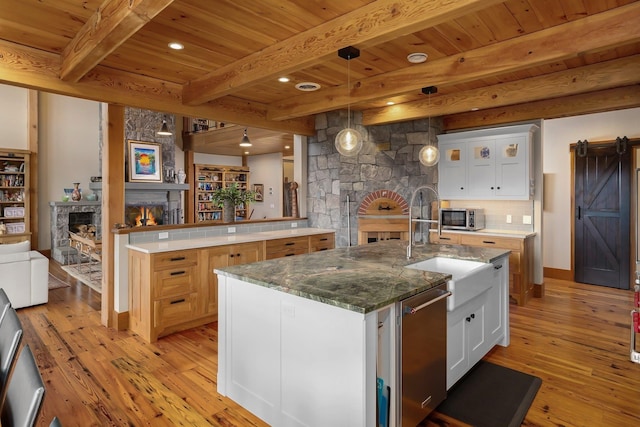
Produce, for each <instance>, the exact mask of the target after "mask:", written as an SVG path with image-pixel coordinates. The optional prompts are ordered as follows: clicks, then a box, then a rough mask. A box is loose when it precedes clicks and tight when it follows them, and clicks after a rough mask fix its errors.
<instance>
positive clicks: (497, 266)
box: [493, 264, 502, 270]
mask: <svg viewBox="0 0 640 427" xmlns="http://www.w3.org/2000/svg"><path fill="white" fill-rule="evenodd" d="M493 268H495V269H496V270H500V269H501V268H502V264H499V265H494V266H493Z"/></svg>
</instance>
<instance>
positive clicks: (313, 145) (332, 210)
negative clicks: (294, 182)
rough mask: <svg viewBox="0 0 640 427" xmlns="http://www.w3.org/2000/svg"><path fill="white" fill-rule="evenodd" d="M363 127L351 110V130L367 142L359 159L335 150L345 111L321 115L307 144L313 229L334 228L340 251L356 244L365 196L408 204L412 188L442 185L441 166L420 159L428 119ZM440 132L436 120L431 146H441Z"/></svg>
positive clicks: (426, 133)
mask: <svg viewBox="0 0 640 427" xmlns="http://www.w3.org/2000/svg"><path fill="white" fill-rule="evenodd" d="M361 123H362V114H361V113H359V112H357V111H355V112H353V111H352V120H351V127H353V128H355V129H357V130H358V131H359V132H360V133H361V134H362V136H363V140H364V146H363V148H362V151H361V152H360V153H359V154H358V155H357V156H355V157H344V156H341V155H340V154H339V153H338V151H337V150H336V148H335V145H334V140H335V136H336V134H337V133H338V132H339V131H340V130H342V129H343V128H345V127H346V126H347V112H346V110H341V111H332V112H328V113H323V114H318V115H317V116H316V135H315V136H314V137H310V138H309V139H308V172H307V173H308V185H309V187H308V193H307V195H308V197H307V217H308V220H309V226H311V227H320V228H332V229H335V230H336V247H346V246H348V245H349V243H351V245H354V246H355V245H356V244H357V242H358V230H357V227H358V222H357V212H358V206H360V203H361V202H362V200H363V199H364V197H366V196H367V194H369V193H371V192H373V191H377V190H392V191H395V192H397V193H398V194H400V195H401V196H402V197H404V198H405V199H406V200H410V199H411V194H412V192H413V189H415V188H417V187H419V186H421V185H426V184H436V183H437V182H438V167H437V166H434V167H426V166H424V165H422V164H421V163H420V162H419V160H418V153H419V152H420V149H421V148H422V147H423V146H424V145H426V144H427V139H428V138H429V120H428V119H421V120H414V121H410V122H402V123H395V124H388V125H380V126H367V127H365V126H362V124H361ZM441 129H442V121H441V120H440V119H439V118H435V119H433V118H432V119H431V133H430V135H431V139H432V144H434V145H437V142H436V137H435V136H436V135H437V134H439V133H441ZM347 196H348V197H349V206H348V207H347ZM347 211H349V212H347ZM347 213H349V216H347ZM349 230H350V237H351V238H350V239H349V232H348V231H349Z"/></svg>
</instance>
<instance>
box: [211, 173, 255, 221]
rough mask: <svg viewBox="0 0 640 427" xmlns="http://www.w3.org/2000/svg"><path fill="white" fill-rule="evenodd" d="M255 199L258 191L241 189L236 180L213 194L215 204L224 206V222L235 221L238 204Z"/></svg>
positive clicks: (212, 199)
mask: <svg viewBox="0 0 640 427" xmlns="http://www.w3.org/2000/svg"><path fill="white" fill-rule="evenodd" d="M255 200H256V193H255V192H254V191H250V190H244V189H241V188H240V187H238V184H237V183H235V182H234V183H232V184H231V185H229V186H227V187H222V188H219V189H218V190H216V191H215V192H214V193H213V195H212V196H211V201H212V202H213V204H214V205H216V206H217V207H219V208H222V219H223V220H224V222H235V220H236V206H240V205H246V204H248V203H251V202H254V201H255ZM245 207H246V206H245Z"/></svg>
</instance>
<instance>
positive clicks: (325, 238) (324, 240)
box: [320, 237, 329, 242]
mask: <svg viewBox="0 0 640 427" xmlns="http://www.w3.org/2000/svg"><path fill="white" fill-rule="evenodd" d="M327 240H329V239H328V238H327V237H323V238H322V239H320V241H321V242H326V241H327Z"/></svg>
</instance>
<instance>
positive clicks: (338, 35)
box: [183, 0, 499, 105]
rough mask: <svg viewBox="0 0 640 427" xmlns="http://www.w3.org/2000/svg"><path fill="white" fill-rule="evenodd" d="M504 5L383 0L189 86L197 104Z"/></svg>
mask: <svg viewBox="0 0 640 427" xmlns="http://www.w3.org/2000/svg"><path fill="white" fill-rule="evenodd" d="M494 3H499V1H497V0H458V1H455V2H452V1H450V0H432V1H424V0H378V1H375V2H372V3H370V4H368V5H366V6H363V7H361V8H358V9H357V10H355V11H353V12H351V13H348V14H345V15H342V16H340V17H338V18H336V19H334V20H332V21H329V22H326V23H324V24H321V25H318V26H317V27H314V28H312V29H310V30H308V31H304V32H302V33H300V34H297V35H295V36H293V37H290V38H289V39H287V40H283V41H281V42H279V43H276V44H274V45H271V46H269V47H267V48H265V49H263V50H261V51H259V52H256V53H254V54H252V55H249V56H247V57H246V58H243V59H240V60H238V61H235V62H234V63H233V64H230V65H229V66H226V67H222V68H220V69H219V70H216V71H214V72H211V73H209V74H208V75H206V76H204V77H202V78H199V79H196V80H193V81H191V82H189V83H188V84H186V85H185V86H184V92H183V99H184V102H185V103H186V104H189V105H197V104H202V103H204V102H206V101H209V100H212V99H217V98H220V97H222V96H225V95H229V94H231V93H233V91H235V90H238V89H242V88H246V87H248V86H250V85H253V84H255V83H256V82H258V81H264V80H268V79H274V78H276V77H280V76H281V75H282V74H286V73H289V72H292V71H295V70H298V69H300V68H303V67H306V66H309V65H312V64H314V63H317V62H319V61H321V60H322V59H324V58H325V57H327V56H328V55H336V52H337V51H338V49H340V48H343V47H346V46H350V45H358V44H362V43H367V42H368V43H374V42H375V43H378V42H380V41H383V40H389V39H392V38H395V37H397V36H399V35H404V34H408V33H411V32H413V31H416V30H418V29H422V28H427V27H432V26H435V25H438V24H440V23H442V22H445V21H447V20H450V19H453V18H455V17H457V16H460V15H463V14H467V13H470V12H473V11H474V10H479V9H483V8H486V7H488V6H491V5H492V4H494Z"/></svg>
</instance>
